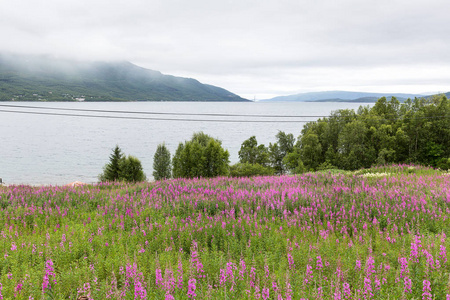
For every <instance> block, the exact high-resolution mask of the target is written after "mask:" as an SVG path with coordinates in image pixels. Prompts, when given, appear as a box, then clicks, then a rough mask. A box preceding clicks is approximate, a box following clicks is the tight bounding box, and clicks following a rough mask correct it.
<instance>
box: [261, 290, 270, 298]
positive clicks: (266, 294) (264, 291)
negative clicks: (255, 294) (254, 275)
mask: <svg viewBox="0 0 450 300" xmlns="http://www.w3.org/2000/svg"><path fill="white" fill-rule="evenodd" d="M269 296H270V291H269V289H268V288H263V289H262V298H263V299H264V300H267V299H269Z"/></svg>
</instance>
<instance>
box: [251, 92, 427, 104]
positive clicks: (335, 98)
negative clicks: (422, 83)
mask: <svg viewBox="0 0 450 300" xmlns="http://www.w3.org/2000/svg"><path fill="white" fill-rule="evenodd" d="M392 96H394V97H396V98H397V99H398V100H399V101H401V102H402V101H404V100H406V99H408V98H411V99H414V98H415V97H418V98H420V97H427V96H426V95H421V94H404V93H365V92H348V91H327V92H311V93H301V94H296V95H289V96H280V97H275V98H271V99H265V100H260V101H261V102H311V101H314V102H361V103H372V102H376V101H377V100H378V99H379V98H381V97H386V98H390V97H392Z"/></svg>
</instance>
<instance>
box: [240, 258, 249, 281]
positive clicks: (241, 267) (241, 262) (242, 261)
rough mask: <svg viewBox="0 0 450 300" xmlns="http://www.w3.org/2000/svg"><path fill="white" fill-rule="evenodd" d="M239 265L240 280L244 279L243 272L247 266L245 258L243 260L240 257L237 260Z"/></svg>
mask: <svg viewBox="0 0 450 300" xmlns="http://www.w3.org/2000/svg"><path fill="white" fill-rule="evenodd" d="M239 266H240V269H239V277H240V278H241V280H244V274H245V270H246V268H247V266H246V265H245V260H243V259H242V258H241V261H240V262H239Z"/></svg>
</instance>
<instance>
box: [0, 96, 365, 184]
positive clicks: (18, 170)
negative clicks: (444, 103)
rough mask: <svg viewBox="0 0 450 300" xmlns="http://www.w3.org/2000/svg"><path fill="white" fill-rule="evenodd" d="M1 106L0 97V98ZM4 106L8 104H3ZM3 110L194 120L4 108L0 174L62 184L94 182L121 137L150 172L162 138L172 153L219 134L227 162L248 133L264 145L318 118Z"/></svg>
mask: <svg viewBox="0 0 450 300" xmlns="http://www.w3.org/2000/svg"><path fill="white" fill-rule="evenodd" d="M2 104H8V105H21V106H38V107H46V108H55V107H58V108H70V109H93V110H111V111H113V110H114V111H133V112H164V113H167V112H173V113H193V114H233V115H234V114H239V115H283V116H287V115H290V116H292V115H302V116H304V115H314V116H315V115H321V116H328V115H329V114H330V113H331V112H332V111H334V110H337V109H341V108H350V109H355V110H356V109H357V108H358V107H359V106H361V105H366V104H360V103H338V102H330V103H312V102H309V103H308V102H297V103H212V102H122V103H116V102H108V103H100V102H96V103H87V102H77V103H72V102H70V103H66V102H58V103H48V102H39V103H34V102H27V103H17V102H3V103H2ZM0 105H1V104H0ZM0 108H2V109H3V107H0ZM4 109H5V110H17V111H29V112H45V113H60V114H66V113H68V114H86V115H103V116H113V115H114V116H120V117H125V116H127V117H134V118H136V117H137V118H155V119H156V118H159V119H162V118H166V119H167V118H168V119H176V118H179V119H184V120H186V119H194V120H199V119H200V121H181V120H178V121H177V120H141V119H109V118H93V117H79V116H57V115H34V114H19V113H9V112H0V178H3V182H4V183H7V184H45V185H50V184H51V185H61V184H67V183H69V182H73V181H76V180H78V181H82V182H87V183H92V182H96V181H97V176H98V174H99V173H101V172H102V168H103V166H104V165H105V164H106V163H107V162H108V158H109V155H110V154H111V150H112V148H114V146H115V145H116V144H117V145H119V146H120V148H121V149H122V150H123V151H124V152H125V153H126V154H131V155H134V156H136V157H138V158H139V159H140V160H141V162H142V165H143V167H144V171H145V173H146V175H147V177H148V178H150V179H151V177H152V176H151V175H152V172H153V170H152V165H153V155H154V153H155V151H156V147H157V145H158V144H160V143H163V142H165V143H166V145H167V147H168V148H169V150H170V151H171V153H172V155H173V153H174V152H175V149H176V148H177V146H178V144H179V143H180V142H184V141H185V140H188V139H190V138H191V136H192V134H193V133H194V132H198V131H203V132H205V133H207V134H209V135H211V136H213V137H215V138H218V139H220V140H221V141H222V145H223V146H224V147H225V148H226V149H228V151H229V152H230V161H231V163H235V162H237V161H238V151H239V148H240V146H241V144H242V142H243V141H244V140H246V139H247V138H249V137H251V136H253V135H254V136H256V139H257V140H258V143H263V144H265V145H266V146H267V145H268V144H269V142H272V143H273V142H275V135H276V134H277V132H278V131H279V130H281V131H284V132H286V133H292V134H294V136H295V137H297V136H298V135H299V134H300V131H301V129H302V127H303V125H304V124H305V123H303V122H301V121H313V120H316V119H317V118H287V117H286V118H257V117H243V116H240V117H230V116H172V115H141V114H114V113H92V112H91V113H87V112H76V111H51V110H40V109H31V108H4ZM205 120H247V121H250V120H259V121H263V120H290V121H298V122H293V123H281V122H280V123H248V122H247V123H239V122H238V123H225V122H210V121H205Z"/></svg>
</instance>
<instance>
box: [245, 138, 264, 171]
mask: <svg viewBox="0 0 450 300" xmlns="http://www.w3.org/2000/svg"><path fill="white" fill-rule="evenodd" d="M239 162H240V163H243V164H245V163H249V164H259V165H261V166H263V167H267V166H268V165H269V163H270V159H269V151H268V149H267V148H266V147H265V146H264V145H263V144H260V145H258V142H257V141H256V137H255V136H252V137H250V138H249V139H247V140H245V141H244V142H243V143H242V145H241V149H240V150H239Z"/></svg>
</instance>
